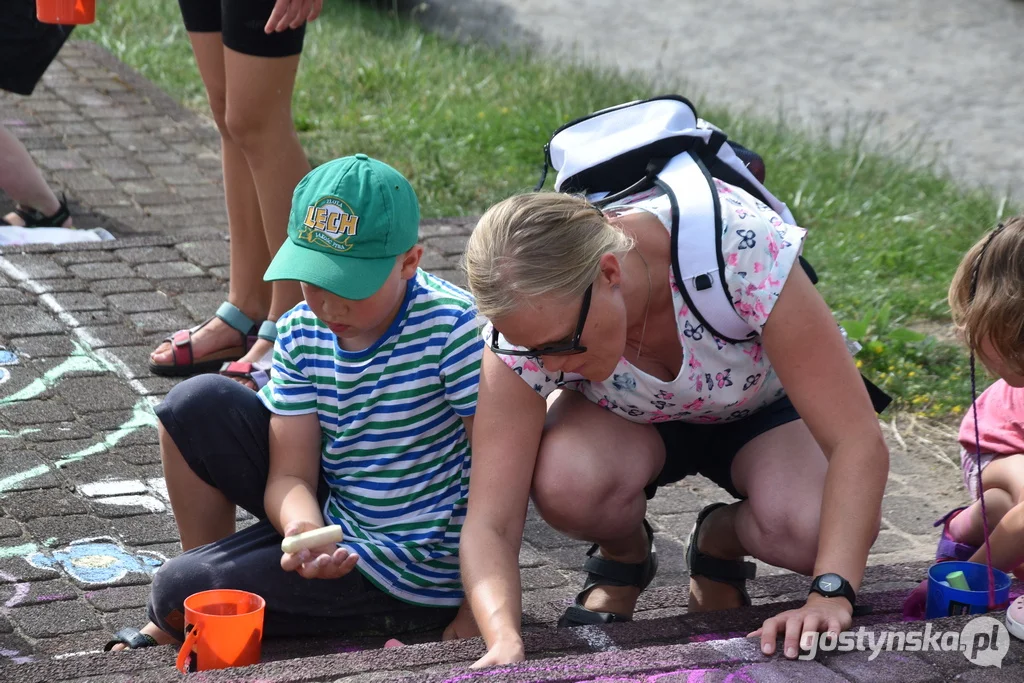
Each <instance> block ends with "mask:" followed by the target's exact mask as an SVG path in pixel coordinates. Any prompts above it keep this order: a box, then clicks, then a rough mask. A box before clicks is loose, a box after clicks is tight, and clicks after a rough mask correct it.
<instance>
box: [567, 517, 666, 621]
mask: <svg viewBox="0 0 1024 683" xmlns="http://www.w3.org/2000/svg"><path fill="white" fill-rule="evenodd" d="M644 531H645V532H647V558H646V559H645V560H644V561H643V562H639V563H635V564H630V563H627V562H615V561H614V560H606V559H605V558H603V557H594V553H596V552H597V549H598V547H599V546H598V544H597V543H595V544H594V545H593V546H591V548H590V550H588V551H587V561H586V563H584V565H583V570H584V571H585V572H587V580H586V581H585V582H584V583H583V590H581V591H580V592H579V593H578V594H577V595H576V603H575V604H573V605H570V606H569V608H568V609H566V610H565V614H563V615H562V618H561V619H559V620H558V627H559V628H571V627H574V626H588V625H591V624H612V623H617V622H621V621H633V617H629V616H625V615H623V614H615V613H614V612H596V611H594V610H589V609H587V608H586V607H584V606H583V601H584V600H585V599H586V595H587V592H588V591H589V590H590V589H591V588H593V587H594V586H636V587H637V588H639V589H640V590H641V591H642V590H644V589H645V588H647V586H649V585H650V584H651V581H653V580H654V576H655V574H657V573H658V555H657V553H655V551H654V529H652V528H651V525H650V524H648V523H647V520H646V519H645V520H644Z"/></svg>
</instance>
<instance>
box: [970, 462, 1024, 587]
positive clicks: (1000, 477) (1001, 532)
mask: <svg viewBox="0 0 1024 683" xmlns="http://www.w3.org/2000/svg"><path fill="white" fill-rule="evenodd" d="M981 482H982V486H984V488H985V493H986V494H988V493H989V491H991V490H1002V491H1005V492H1007V494H1008V495H1010V496H1011V497H1012V500H1013V507H1012V508H1011V509H1010V510H1009V511H1008V512H1007V513H1006V514H1005V515H1003V517H1002V519H1000V520H999V523H998V524H997V525H996V526H995V528H994V529H992V534H991V536H990V537H989V543H990V545H991V549H992V566H994V567H996V568H997V569H1002V570H1003V571H1006V572H1009V571H1013V570H1014V569H1016V568H1017V567H1019V566H1020V565H1021V564H1024V455H1008V456H1005V457H1002V458H996V459H995V460H993V461H992V462H991V463H989V465H988V466H987V467H986V468H985V469H984V470H982V473H981ZM985 502H986V503H987V502H988V498H986V499H985ZM979 507H980V506H979ZM979 526H980V515H979ZM981 535H982V531H980V530H976V533H975V537H976V538H978V539H979V544H980V543H981V538H980V536H981ZM970 561H971V562H982V563H983V562H986V561H987V560H986V552H985V548H984V547H982V548H980V549H979V550H978V552H976V553H975V554H974V555H973V556H972V557H971V560H970Z"/></svg>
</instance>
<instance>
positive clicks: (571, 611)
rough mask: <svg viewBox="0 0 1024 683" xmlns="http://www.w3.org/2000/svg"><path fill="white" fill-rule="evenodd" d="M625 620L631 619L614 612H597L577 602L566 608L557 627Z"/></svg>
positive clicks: (612, 622)
mask: <svg viewBox="0 0 1024 683" xmlns="http://www.w3.org/2000/svg"><path fill="white" fill-rule="evenodd" d="M626 621H633V619H632V618H631V617H627V616H624V615H622V614H616V613H615V612H597V611H595V610H590V609H587V608H586V607H584V606H583V605H580V604H578V603H577V604H575V605H570V606H569V607H568V608H566V610H565V612H564V613H563V614H562V616H561V617H560V618H559V620H558V628H572V627H574V626H599V625H601V624H616V623H620V622H626Z"/></svg>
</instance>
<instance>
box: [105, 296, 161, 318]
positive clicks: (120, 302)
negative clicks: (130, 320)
mask: <svg viewBox="0 0 1024 683" xmlns="http://www.w3.org/2000/svg"><path fill="white" fill-rule="evenodd" d="M107 301H108V302H110V304H111V305H113V306H114V307H115V308H116V309H118V310H119V311H122V312H123V313H146V312H149V311H164V310H167V309H169V308H173V305H172V304H171V300H170V299H168V298H167V295H166V294H164V293H163V292H133V293H131V294H111V295H110V296H108V297H107Z"/></svg>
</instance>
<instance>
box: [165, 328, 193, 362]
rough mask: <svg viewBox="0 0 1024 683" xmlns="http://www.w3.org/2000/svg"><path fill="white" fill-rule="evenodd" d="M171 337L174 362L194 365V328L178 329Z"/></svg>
mask: <svg viewBox="0 0 1024 683" xmlns="http://www.w3.org/2000/svg"><path fill="white" fill-rule="evenodd" d="M170 339H171V353H172V354H173V356H174V364H175V365H192V360H193V356H192V330H178V331H177V332H175V333H174V334H172V335H171V338H170Z"/></svg>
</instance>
